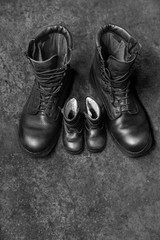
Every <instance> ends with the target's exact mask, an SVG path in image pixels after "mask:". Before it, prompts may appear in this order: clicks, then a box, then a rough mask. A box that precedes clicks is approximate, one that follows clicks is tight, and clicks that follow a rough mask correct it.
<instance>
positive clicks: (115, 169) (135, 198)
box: [0, 0, 160, 240]
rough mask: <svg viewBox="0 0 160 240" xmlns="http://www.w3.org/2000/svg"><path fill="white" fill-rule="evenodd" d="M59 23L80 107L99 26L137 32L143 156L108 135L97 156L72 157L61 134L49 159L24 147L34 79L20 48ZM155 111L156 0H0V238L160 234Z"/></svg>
mask: <svg viewBox="0 0 160 240" xmlns="http://www.w3.org/2000/svg"><path fill="white" fill-rule="evenodd" d="M58 23H62V24H63V25H65V26H67V27H68V28H69V30H70V31H71V32H72V34H73V40H74V50H73V58H72V62H71V65H72V67H73V68H74V69H75V70H76V71H77V72H78V74H77V76H76V79H75V84H74V88H73V93H74V94H77V96H78V98H79V100H80V102H81V106H82V108H83V106H84V97H85V96H86V95H88V94H92V89H91V88H90V86H89V85H88V73H89V68H90V65H91V60H92V57H93V54H94V47H95V36H96V33H97V31H98V30H99V28H100V26H101V25H104V24H108V23H113V24H117V25H120V26H122V27H124V28H126V29H127V30H129V31H130V32H131V33H132V34H133V35H134V36H136V38H138V39H139V41H140V43H141V44H142V46H143V48H142V51H141V55H140V56H139V57H138V60H137V63H136V69H137V73H138V74H137V83H136V87H137V91H138V94H139V96H140V98H141V100H142V102H143V104H144V106H145V108H146V110H147V112H148V114H149V116H150V118H151V122H152V126H153V132H154V136H155V141H156V143H157V144H156V146H155V149H154V150H153V151H152V152H151V153H150V154H149V155H147V156H145V157H142V158H139V159H130V158H128V157H126V156H124V155H123V154H122V153H121V152H120V151H119V150H118V149H117V147H116V146H115V144H114V143H113V141H112V139H111V137H110V135H109V134H108V137H107V138H108V139H107V146H106V148H105V150H104V151H103V152H102V153H100V154H90V153H89V152H88V151H87V150H85V151H84V152H83V153H82V154H81V155H78V156H71V155H69V154H67V153H66V152H65V151H64V149H63V145H62V140H61V137H60V139H59V142H58V145H57V147H56V149H55V152H53V153H52V155H51V156H50V157H47V158H44V159H32V158H30V157H28V156H27V155H26V154H25V153H23V152H22V151H21V149H20V148H19V145H18V140H17V126H18V121H19V116H20V113H21V111H22V108H23V105H24V103H25V102H26V99H27V97H28V95H29V92H30V89H31V87H32V84H33V79H34V78H33V75H32V71H31V69H30V66H29V64H28V62H27V61H26V59H25V57H24V51H25V50H26V48H27V45H28V42H29V40H30V38H31V37H32V36H34V35H35V33H36V32H37V31H39V29H40V28H41V27H44V26H45V25H48V24H58ZM159 112H160V1H159V0H126V1H125V0H43V1H42V0H35V1H34V0H0V240H159V239H160V147H159V141H160V115H159Z"/></svg>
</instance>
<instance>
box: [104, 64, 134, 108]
mask: <svg viewBox="0 0 160 240" xmlns="http://www.w3.org/2000/svg"><path fill="white" fill-rule="evenodd" d="M107 71H108V70H107V69H106V68H105V67H104V63H103V62H101V73H102V77H103V82H104V84H105V87H106V91H107V92H108V93H109V95H110V97H111V101H112V104H113V105H114V106H115V107H118V108H119V110H120V111H128V106H129V105H130V103H129V101H128V98H129V94H128V93H129V92H130V90H129V88H128V85H127V82H126V81H127V79H128V77H129V76H130V73H127V74H126V75H125V76H124V77H123V78H121V79H118V80H112V79H110V77H109V72H108V74H107ZM122 84H123V88H121V86H120V85H122Z"/></svg>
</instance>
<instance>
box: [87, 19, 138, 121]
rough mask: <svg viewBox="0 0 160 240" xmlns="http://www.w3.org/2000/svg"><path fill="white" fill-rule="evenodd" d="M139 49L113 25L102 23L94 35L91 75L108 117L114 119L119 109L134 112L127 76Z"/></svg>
mask: <svg viewBox="0 0 160 240" xmlns="http://www.w3.org/2000/svg"><path fill="white" fill-rule="evenodd" d="M140 48H141V46H140V44H139V43H138V42H137V40H136V39H135V38H133V37H132V36H131V35H130V34H129V33H128V32H127V31H126V30H124V29H122V28H120V27H118V26H115V25H111V24H110V25H108V26H105V27H103V28H101V30H100V31H99V32H98V34H97V37H96V52H95V57H94V60H93V64H92V71H91V72H92V77H91V78H92V79H95V80H94V82H95V84H97V87H96V88H97V89H99V88H100V89H101V90H99V91H101V94H102V95H103V96H102V97H103V98H104V99H107V101H106V100H105V108H106V109H107V112H108V116H109V117H110V118H111V119H115V118H118V117H119V116H121V114H122V112H127V111H128V112H130V113H132V114H134V113H136V112H137V106H136V105H135V101H134V99H133V97H132V96H133V95H134V94H132V90H133V89H132V88H131V84H130V82H131V81H130V79H131V78H130V75H131V73H132V71H131V69H132V66H133V64H134V62H135V59H136V57H137V55H138V53H139V51H140ZM98 85H99V86H98Z"/></svg>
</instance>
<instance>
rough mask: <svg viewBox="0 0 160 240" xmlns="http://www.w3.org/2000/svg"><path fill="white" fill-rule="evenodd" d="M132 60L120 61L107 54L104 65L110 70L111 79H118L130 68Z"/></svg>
mask: <svg viewBox="0 0 160 240" xmlns="http://www.w3.org/2000/svg"><path fill="white" fill-rule="evenodd" d="M132 62H133V61H131V62H120V61H119V60H118V59H116V58H114V57H113V56H109V58H108V60H107V61H106V64H105V65H106V68H107V69H108V70H109V72H110V75H111V78H112V79H113V80H118V79H120V78H121V77H123V76H124V75H125V74H126V73H127V72H128V71H129V70H130V67H131V65H132Z"/></svg>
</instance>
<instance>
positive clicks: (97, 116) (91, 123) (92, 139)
mask: <svg viewBox="0 0 160 240" xmlns="http://www.w3.org/2000/svg"><path fill="white" fill-rule="evenodd" d="M85 103H86V104H85V105H86V112H85V116H86V120H85V137H86V146H87V149H88V150H89V151H90V152H93V153H97V152H101V151H102V150H103V149H104V148H105V145H106V130H105V124H104V117H103V114H102V111H101V109H100V106H99V105H98V103H97V102H96V101H95V100H94V99H93V98H91V97H87V98H86V102H85Z"/></svg>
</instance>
